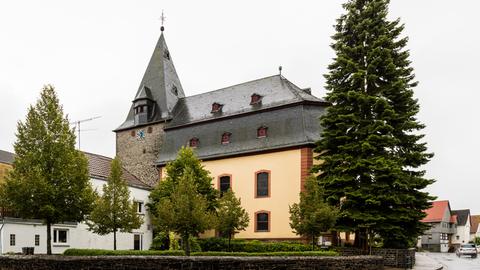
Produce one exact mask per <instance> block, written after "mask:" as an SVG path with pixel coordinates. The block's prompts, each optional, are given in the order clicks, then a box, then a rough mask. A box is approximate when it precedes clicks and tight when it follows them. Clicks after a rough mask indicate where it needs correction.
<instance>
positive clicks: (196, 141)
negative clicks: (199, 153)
mask: <svg viewBox="0 0 480 270" xmlns="http://www.w3.org/2000/svg"><path fill="white" fill-rule="evenodd" d="M199 144H200V140H199V139H198V138H191V139H190V142H189V144H188V145H189V146H190V147H193V148H195V147H198V145H199Z"/></svg>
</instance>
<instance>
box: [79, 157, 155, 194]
mask: <svg viewBox="0 0 480 270" xmlns="http://www.w3.org/2000/svg"><path fill="white" fill-rule="evenodd" d="M83 153H84V154H85V156H86V157H87V159H88V170H89V172H90V177H92V178H96V179H100V180H107V179H108V176H109V175H110V164H111V163H112V159H111V158H109V157H105V156H101V155H97V154H92V153H87V152H83ZM123 178H124V179H125V180H126V181H127V184H128V185H129V186H133V187H138V188H142V189H151V188H152V187H150V186H149V185H147V184H145V183H143V182H142V181H140V180H139V179H138V178H137V177H135V176H134V175H133V174H131V173H130V172H128V171H127V170H125V169H123Z"/></svg>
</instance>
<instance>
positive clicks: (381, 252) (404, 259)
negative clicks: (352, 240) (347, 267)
mask: <svg viewBox="0 0 480 270" xmlns="http://www.w3.org/2000/svg"><path fill="white" fill-rule="evenodd" d="M338 251H339V252H340V254H341V255H342V256H358V255H366V254H367V253H368V252H365V251H363V250H361V249H357V248H340V249H339V250H338ZM372 255H374V256H382V257H383V260H384V264H385V266H390V267H396V268H402V269H407V268H412V267H413V266H414V265H415V249H413V248H410V249H388V248H374V249H372Z"/></svg>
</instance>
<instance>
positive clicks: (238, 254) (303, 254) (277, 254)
mask: <svg viewBox="0 0 480 270" xmlns="http://www.w3.org/2000/svg"><path fill="white" fill-rule="evenodd" d="M192 256H216V257H222V256H235V257H324V256H338V253H337V252H335V251H301V252H298V251H283V252H282V251H280V252H256V253H255V252H254V253H248V252H220V251H213V252H193V253H192Z"/></svg>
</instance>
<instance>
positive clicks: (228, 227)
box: [217, 190, 250, 242]
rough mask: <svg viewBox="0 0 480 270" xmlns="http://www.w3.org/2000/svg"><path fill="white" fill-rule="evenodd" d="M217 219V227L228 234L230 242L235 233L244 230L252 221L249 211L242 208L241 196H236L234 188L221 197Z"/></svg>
mask: <svg viewBox="0 0 480 270" xmlns="http://www.w3.org/2000/svg"><path fill="white" fill-rule="evenodd" d="M217 219H218V222H217V229H218V230H219V231H220V232H221V233H222V234H224V235H227V236H228V239H229V242H230V240H231V239H232V237H233V235H235V234H236V233H238V232H239V231H244V230H245V229H246V228H247V227H248V223H249V222H250V218H249V217H248V213H247V211H245V209H243V208H242V205H241V201H240V198H236V197H235V193H234V192H233V191H232V190H228V191H227V192H225V193H223V196H222V198H220V200H219V202H218V208H217Z"/></svg>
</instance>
